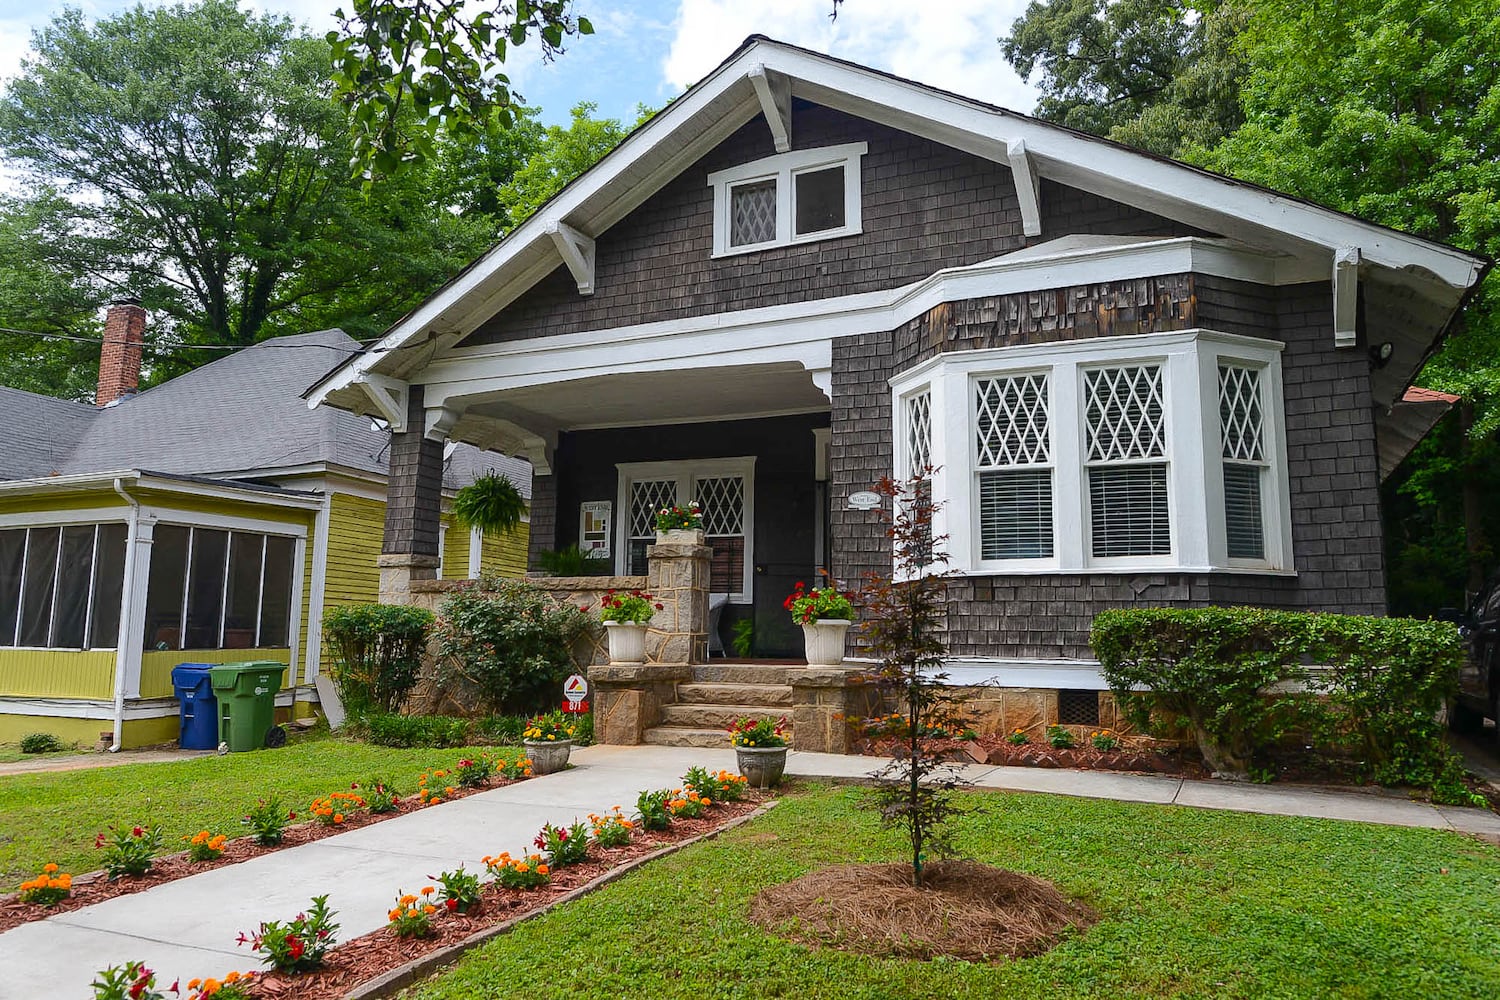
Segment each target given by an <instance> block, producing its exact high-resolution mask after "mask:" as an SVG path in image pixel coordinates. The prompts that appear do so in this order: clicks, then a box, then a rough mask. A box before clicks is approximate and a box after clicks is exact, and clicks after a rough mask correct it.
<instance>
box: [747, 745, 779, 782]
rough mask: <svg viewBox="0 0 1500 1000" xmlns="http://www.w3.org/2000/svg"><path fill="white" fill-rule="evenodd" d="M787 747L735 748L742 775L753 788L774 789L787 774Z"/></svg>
mask: <svg viewBox="0 0 1500 1000" xmlns="http://www.w3.org/2000/svg"><path fill="white" fill-rule="evenodd" d="M786 751H787V748H786V747H735V748H734V756H735V760H736V761H737V762H738V764H739V767H740V773H741V774H743V775H744V776H745V780H746V781H748V782H749V783H750V787H751V788H773V787H775V786H776V785H779V784H781V776H782V775H783V774H785V773H786Z"/></svg>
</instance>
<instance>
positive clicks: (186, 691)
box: [172, 663, 219, 750]
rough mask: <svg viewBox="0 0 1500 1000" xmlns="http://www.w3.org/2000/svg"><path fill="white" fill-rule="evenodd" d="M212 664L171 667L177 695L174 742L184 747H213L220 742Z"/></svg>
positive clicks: (217, 704)
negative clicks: (176, 729)
mask: <svg viewBox="0 0 1500 1000" xmlns="http://www.w3.org/2000/svg"><path fill="white" fill-rule="evenodd" d="M212 667H213V664H212V663H179V664H177V666H175V667H173V668H172V689H173V692H174V693H175V694H176V695H177V701H178V703H179V705H180V706H181V707H180V709H179V713H180V715H179V725H178V732H177V745H178V746H180V747H182V749H184V750H213V749H215V748H217V747H218V745H219V699H218V698H216V697H215V696H214V685H213V677H212V676H211V675H210V674H209V670H210V669H212Z"/></svg>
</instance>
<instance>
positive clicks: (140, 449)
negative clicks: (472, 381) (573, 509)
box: [0, 330, 531, 496]
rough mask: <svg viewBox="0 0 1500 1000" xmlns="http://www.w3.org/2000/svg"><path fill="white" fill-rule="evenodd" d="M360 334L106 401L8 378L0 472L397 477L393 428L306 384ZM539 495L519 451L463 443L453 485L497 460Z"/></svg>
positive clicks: (262, 353) (323, 337) (265, 345)
mask: <svg viewBox="0 0 1500 1000" xmlns="http://www.w3.org/2000/svg"><path fill="white" fill-rule="evenodd" d="M358 349H359V344H358V342H357V341H355V340H354V339H353V338H352V337H350V336H349V335H348V334H346V333H344V332H343V331H342V330H322V331H319V332H317V333H304V334H298V335H295V336H289V337H276V338H274V339H272V340H267V341H262V342H261V343H259V344H256V345H254V346H253V347H247V348H246V349H245V350H243V351H236V352H235V353H233V354H229V355H226V356H225V357H222V358H219V359H217V360H215V361H213V362H211V363H209V364H206V365H204V366H202V367H201V368H196V369H194V370H193V371H191V372H188V373H187V374H185V375H181V376H179V377H177V378H174V379H172V380H171V381H168V382H164V383H162V384H161V385H159V386H156V387H154V388H152V389H148V390H147V391H145V392H143V393H141V394H139V395H137V396H132V397H129V398H127V399H124V400H122V401H120V402H119V403H116V404H114V405H111V406H107V407H105V408H104V409H102V410H101V409H95V408H94V407H92V406H88V405H86V404H82V403H73V402H69V401H66V400H58V399H53V398H51V397H49V396H38V395H36V394H34V393H29V392H23V391H21V390H18V389H5V388H0V427H3V428H4V429H5V432H4V435H3V437H4V440H0V479H27V478H32V477H35V476H48V475H54V474H60V475H71V474H79V473H89V472H104V471H109V470H114V469H122V468H143V469H152V470H155V471H159V472H166V473H174V474H178V475H191V476H206V477H217V478H246V477H248V476H250V475H253V474H254V473H256V472H258V471H261V470H271V469H285V468H288V467H293V466H301V465H311V464H328V465H340V466H345V467H347V468H351V469H356V470H359V471H363V472H370V473H375V474H378V475H385V473H386V471H387V464H386V462H387V458H388V449H389V446H390V434H389V433H388V432H386V431H384V430H380V429H377V428H376V427H375V426H373V425H372V424H371V422H370V421H369V420H368V419H367V418H364V417H357V416H355V415H353V414H350V413H345V412H343V411H341V410H335V409H333V408H331V407H326V406H323V407H318V408H317V409H315V410H310V409H308V407H307V403H306V401H305V400H303V399H302V393H303V391H304V390H306V389H307V387H308V386H309V385H311V384H312V383H313V381H315V380H316V379H317V378H318V377H319V376H320V375H322V374H323V373H324V372H326V371H328V369H329V368H331V367H333V366H334V365H335V364H336V363H338V362H339V361H341V360H342V359H344V358H347V357H350V356H351V355H353V354H354V353H355V352H356V351H357V350H358ZM492 468H493V469H495V470H497V471H499V472H502V473H504V474H505V475H506V476H507V477H509V478H510V479H512V480H513V481H514V482H515V483H516V485H517V486H518V487H520V489H521V491H522V493H523V494H524V495H526V496H530V493H531V468H530V466H529V465H528V464H527V463H526V462H524V461H521V460H519V459H513V458H508V457H506V456H503V455H499V454H495V453H492V452H480V451H479V450H478V449H476V448H472V447H470V446H468V445H460V446H459V447H458V448H455V449H454V451H453V454H452V456H451V457H450V459H449V462H448V470H447V475H446V476H445V484H444V485H446V486H448V487H449V488H457V487H459V486H462V485H465V484H466V483H468V482H472V481H473V478H474V477H475V476H476V475H478V474H482V473H483V472H485V471H488V470H489V469H492Z"/></svg>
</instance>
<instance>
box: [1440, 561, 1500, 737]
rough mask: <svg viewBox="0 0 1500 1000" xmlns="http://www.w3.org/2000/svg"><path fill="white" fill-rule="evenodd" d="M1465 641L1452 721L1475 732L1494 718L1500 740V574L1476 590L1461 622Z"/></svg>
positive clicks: (1458, 727)
mask: <svg viewBox="0 0 1500 1000" xmlns="http://www.w3.org/2000/svg"><path fill="white" fill-rule="evenodd" d="M1461 627H1462V629H1463V635H1464V638H1465V639H1466V640H1467V642H1468V646H1469V650H1468V652H1469V655H1468V656H1466V657H1465V658H1464V666H1463V671H1462V673H1461V674H1460V675H1459V693H1458V698H1457V700H1456V701H1455V703H1454V706H1453V712H1452V713H1451V720H1452V724H1453V728H1454V729H1456V730H1459V731H1461V732H1464V731H1467V732H1477V731H1479V730H1480V729H1481V728H1482V727H1483V725H1484V720H1485V719H1486V718H1488V719H1493V720H1495V730H1494V733H1495V736H1496V739H1497V740H1500V573H1497V574H1496V575H1495V576H1493V577H1491V578H1490V581H1489V583H1488V584H1486V585H1485V587H1484V589H1483V590H1481V591H1480V592H1479V596H1478V597H1477V598H1476V599H1475V601H1474V603H1473V605H1471V606H1470V608H1469V612H1468V614H1467V615H1465V616H1463V621H1462V623H1461Z"/></svg>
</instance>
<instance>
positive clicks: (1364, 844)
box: [409, 787, 1500, 1000]
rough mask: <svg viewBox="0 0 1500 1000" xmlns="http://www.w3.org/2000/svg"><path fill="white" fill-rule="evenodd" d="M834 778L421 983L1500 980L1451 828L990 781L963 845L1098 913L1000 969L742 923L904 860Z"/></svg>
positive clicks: (1364, 984)
mask: <svg viewBox="0 0 1500 1000" xmlns="http://www.w3.org/2000/svg"><path fill="white" fill-rule="evenodd" d="M867 794H868V793H867V792H866V791H863V790H860V789H856V788H847V787H845V788H834V789H827V788H822V789H819V790H817V791H815V792H813V793H812V794H810V795H806V796H800V797H795V798H792V799H790V800H788V801H785V802H783V803H782V804H781V805H779V806H777V807H776V809H774V810H773V811H772V812H771V814H770V815H769V816H766V817H764V818H762V819H760V820H758V821H756V822H755V823H753V824H750V825H748V826H744V827H741V828H739V829H737V830H734V831H732V832H731V833H729V834H727V835H726V836H724V837H723V838H722V839H720V840H717V841H712V842H709V843H705V844H702V845H698V846H696V847H693V848H690V849H688V850H687V851H684V852H683V853H681V854H678V855H674V856H673V857H671V858H668V859H665V860H663V861H660V862H657V863H654V864H652V865H650V866H648V867H647V868H646V869H645V870H643V871H642V872H640V873H638V874H636V875H633V876H630V877H629V878H627V879H625V880H623V881H622V882H620V883H617V884H615V885H613V886H610V887H608V888H606V889H605V890H603V891H601V892H599V893H597V894H595V895H593V896H590V897H588V898H586V899H583V900H580V901H579V902H577V903H573V904H570V905H568V906H566V907H563V908H561V909H559V910H557V911H554V912H553V913H551V914H549V915H548V916H545V917H542V918H540V919H538V920H536V921H533V922H530V923H527V924H523V925H522V926H520V927H519V928H517V929H516V931H515V932H514V933H512V934H510V935H507V936H504V937H501V938H498V939H497V940H495V941H494V942H492V943H490V944H489V945H487V946H486V947H484V948H482V949H480V950H478V951H476V952H474V953H473V954H471V955H470V956H469V957H468V958H466V959H465V960H464V961H462V962H461V963H460V964H459V965H458V966H457V967H456V968H455V969H454V970H453V971H451V972H449V973H446V974H444V975H442V976H441V977H439V978H437V979H435V980H433V981H431V982H430V983H428V984H426V985H424V986H423V987H421V988H418V989H414V990H412V991H411V992H410V994H409V996H410V998H411V1000H471V998H473V997H480V996H483V997H525V998H527V1000H545V998H557V1000H562V998H571V997H578V996H593V997H611V996H626V997H652V998H654V1000H659V998H682V1000H710V998H730V997H745V998H756V1000H759V998H763V997H818V998H819V1000H841V998H862V1000H890V998H924V1000H925V998H934V1000H936V998H947V997H964V996H972V997H996V998H1001V997H1005V998H1042V997H1046V998H1049V1000H1053V998H1061V997H1105V998H1109V1000H1121V998H1126V997H1212V998H1221V997H1243V998H1255V1000H1263V998H1287V1000H1306V998H1311V997H1423V998H1434V997H1445V998H1446V997H1454V998H1457V997H1473V998H1476V1000H1477V998H1486V1000H1488V998H1491V997H1494V996H1497V995H1500V910H1497V903H1496V900H1497V899H1500V849H1496V848H1494V847H1490V846H1487V845H1482V844H1479V843H1477V842H1475V841H1472V840H1469V839H1467V838H1465V837H1462V836H1459V835H1456V834H1451V833H1443V832H1439V831H1434V830H1421V829H1405V828H1399V827H1383V826H1371V825H1366V824H1360V823H1348V822H1338V821H1331V820H1315V819H1302V818H1287V817H1280V816H1259V815H1252V814H1245V813H1230V812H1213V811H1208V810H1195V809H1187V808H1175V807H1162V806H1148V805H1137V804H1128V803H1118V802H1107V801H1096V800H1086V799H1070V798H1063V797H1057V796H1045V795H1008V794H1001V793H976V794H975V795H974V801H975V804H976V806H977V807H978V810H977V812H976V813H975V814H973V816H972V817H970V818H969V819H968V820H966V821H962V822H961V824H960V829H961V830H962V835H961V836H960V837H959V844H958V846H959V849H960V853H962V854H964V855H966V856H969V857H974V858H977V859H980V860H983V861H987V862H991V863H993V864H997V865H1003V866H1006V867H1009V868H1014V869H1017V870H1020V871H1024V872H1028V873H1031V874H1034V875H1040V876H1043V877H1046V878H1049V879H1052V880H1053V881H1055V882H1056V883H1057V884H1058V885H1059V886H1060V887H1061V888H1062V889H1063V890H1064V891H1066V892H1070V893H1072V894H1075V895H1077V896H1079V897H1081V898H1082V899H1084V900H1085V901H1086V902H1087V903H1089V905H1091V906H1093V907H1094V908H1095V909H1097V910H1098V911H1099V912H1100V915H1101V921H1100V922H1099V923H1098V924H1097V925H1095V926H1094V927H1092V928H1090V929H1089V930H1088V931H1087V932H1086V933H1084V934H1082V935H1081V936H1078V937H1076V938H1074V939H1072V940H1069V941H1066V942H1065V943H1063V944H1062V945H1061V946H1059V947H1058V948H1056V949H1054V950H1053V951H1051V952H1048V953H1047V954H1045V955H1042V956H1039V957H1037V958H1032V959H1026V960H1023V961H1016V962H1007V963H1002V964H1000V965H995V966H991V965H981V964H969V963H965V962H942V961H939V962H932V963H921V962H907V961H898V960H875V959H867V958H861V957H858V956H854V955H849V954H844V953H840V952H830V951H812V950H809V949H807V948H805V947H801V946H799V945H794V944H790V943H788V942H785V941H783V940H781V939H779V938H777V937H774V936H771V935H769V934H766V933H763V932H761V931H760V930H758V929H756V928H755V927H754V926H752V925H750V924H749V923H748V922H747V921H746V920H745V912H746V908H747V906H748V904H749V901H750V898H751V897H752V896H753V895H754V894H755V893H756V891H758V890H759V889H760V888H762V887H763V886H767V885H771V884H774V883H776V882H780V881H784V880H787V879H791V878H795V877H796V876H798V875H801V874H803V873H805V872H807V871H809V870H812V869H815V868H819V867H822V866H824V865H829V864H836V863H847V862H851V861H889V860H897V859H899V858H900V856H901V854H900V843H899V841H898V840H897V838H896V836H895V835H894V834H892V833H887V832H882V831H881V830H880V829H879V827H878V825H877V822H876V820H875V818H874V816H873V815H872V813H871V812H870V811H869V810H867V809H862V808H859V807H858V804H859V802H860V800H861V799H862V798H863V797H864V796H866V795H867Z"/></svg>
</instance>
